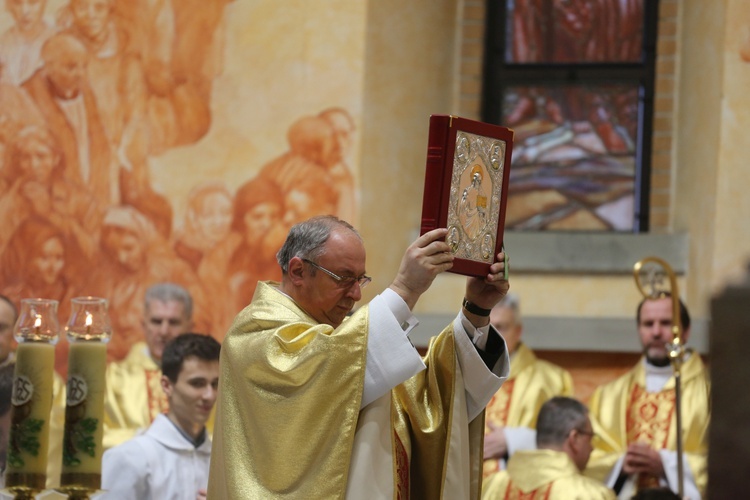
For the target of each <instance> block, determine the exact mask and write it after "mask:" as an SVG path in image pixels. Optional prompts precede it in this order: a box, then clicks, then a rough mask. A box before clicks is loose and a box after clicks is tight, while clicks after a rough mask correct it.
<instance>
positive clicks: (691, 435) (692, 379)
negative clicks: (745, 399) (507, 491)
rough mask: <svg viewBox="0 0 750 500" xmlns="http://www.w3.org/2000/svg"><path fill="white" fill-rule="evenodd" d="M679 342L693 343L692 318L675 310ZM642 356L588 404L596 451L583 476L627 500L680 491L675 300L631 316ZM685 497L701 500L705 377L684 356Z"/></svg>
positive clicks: (707, 415) (698, 364) (644, 304)
mask: <svg viewBox="0 0 750 500" xmlns="http://www.w3.org/2000/svg"><path fill="white" fill-rule="evenodd" d="M679 310H680V319H679V321H680V324H681V327H682V339H683V342H687V341H688V339H689V338H690V313H689V312H688V309H687V307H686V306H685V304H684V303H683V302H682V301H680V302H679ZM636 325H637V328H638V337H639V338H640V342H641V346H642V348H643V356H642V357H641V359H640V360H639V361H638V363H637V364H636V365H635V366H634V367H633V368H632V369H631V370H630V371H628V372H627V373H625V374H624V375H622V376H620V377H618V378H617V379H615V380H613V381H611V382H609V383H607V384H604V385H602V386H599V387H597V389H596V390H595V391H594V394H593V395H592V396H591V400H590V401H589V408H591V418H592V420H593V421H594V425H595V427H596V432H597V434H600V435H601V438H602V439H599V440H597V446H596V449H595V450H594V453H593V455H592V456H591V463H590V464H589V468H588V470H587V471H586V474H587V475H589V476H591V477H595V478H597V479H599V480H603V481H605V483H606V484H607V485H609V486H610V487H612V488H613V489H614V490H615V491H616V492H617V494H618V498H628V499H629V498H630V497H631V496H632V495H633V493H635V492H636V491H640V490H641V489H643V488H656V487H663V486H669V487H670V488H671V489H672V491H678V490H679V485H678V478H679V475H678V472H677V451H676V448H677V440H676V436H677V421H676V416H675V405H676V404H677V403H676V394H675V379H674V369H673V368H672V365H671V362H670V358H669V351H668V345H670V344H671V343H672V338H673V332H672V298H671V297H661V298H658V299H644V300H642V301H641V302H640V303H639V304H638V308H637V309H636ZM680 379H681V394H682V397H681V409H682V429H681V431H682V438H683V467H684V478H683V479H684V482H683V487H684V494H685V496H686V497H688V498H701V495H702V494H703V492H705V489H706V485H707V483H708V466H707V455H708V442H707V441H708V426H709V422H710V419H711V405H710V385H709V380H708V371H707V369H706V367H705V365H704V364H703V360H702V359H701V357H700V355H698V354H697V353H695V352H693V351H692V349H688V350H687V353H686V357H685V359H684V361H683V363H682V366H681V375H680Z"/></svg>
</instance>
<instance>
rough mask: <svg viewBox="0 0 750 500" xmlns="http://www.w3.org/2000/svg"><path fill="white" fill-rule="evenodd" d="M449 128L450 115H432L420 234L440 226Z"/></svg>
mask: <svg viewBox="0 0 750 500" xmlns="http://www.w3.org/2000/svg"><path fill="white" fill-rule="evenodd" d="M449 128H450V116H443V115H437V116H435V115H434V116H431V117H430V132H429V137H428V140H427V161H426V163H425V178H424V195H423V199H422V225H421V227H420V234H424V233H426V232H428V231H432V230H433V229H437V228H438V227H439V225H438V224H439V220H440V207H441V205H442V202H443V200H442V194H443V180H444V178H445V176H444V175H443V174H444V172H443V163H444V162H445V155H446V150H447V144H446V141H447V140H448V131H449Z"/></svg>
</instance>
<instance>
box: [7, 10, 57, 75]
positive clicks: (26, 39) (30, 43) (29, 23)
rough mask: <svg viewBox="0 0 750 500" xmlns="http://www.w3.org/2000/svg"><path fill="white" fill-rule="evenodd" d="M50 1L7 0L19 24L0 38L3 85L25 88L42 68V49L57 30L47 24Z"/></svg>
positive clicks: (16, 23)
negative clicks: (45, 15) (47, 10)
mask: <svg viewBox="0 0 750 500" xmlns="http://www.w3.org/2000/svg"><path fill="white" fill-rule="evenodd" d="M46 6H47V0H5V8H6V10H7V11H8V12H10V14H11V15H12V16H13V20H14V22H15V24H14V25H13V26H11V27H10V28H8V29H7V30H6V31H5V33H3V34H2V35H1V36H0V62H2V64H3V74H2V81H3V82H5V83H10V84H12V85H21V84H22V83H23V82H25V81H26V80H27V79H28V78H29V77H30V76H31V75H33V74H34V72H35V71H36V70H37V69H39V68H40V67H41V66H42V57H41V51H42V45H43V44H44V42H45V41H46V40H47V39H48V38H49V37H51V36H52V35H53V34H54V33H55V30H54V28H53V27H52V26H50V25H49V24H47V22H46V21H45V20H44V10H45V7H46Z"/></svg>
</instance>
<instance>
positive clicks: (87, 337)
mask: <svg viewBox="0 0 750 500" xmlns="http://www.w3.org/2000/svg"><path fill="white" fill-rule="evenodd" d="M71 302H72V307H71V314H70V320H69V321H68V324H67V326H66V327H65V331H66V334H67V337H68V341H69V342H70V350H69V352H68V383H67V400H66V406H65V434H64V437H63V467H62V476H61V477H60V485H61V487H60V490H61V491H63V492H65V493H66V494H68V496H69V497H70V498H87V497H88V496H89V495H90V494H92V493H94V492H96V491H97V490H99V489H100V487H101V474H102V433H103V419H104V390H105V371H106V368H107V342H108V341H109V339H110V338H111V336H112V326H111V323H110V319H109V313H108V310H107V309H108V304H107V300H106V299H103V298H100V297H76V298H74V299H72V301H71Z"/></svg>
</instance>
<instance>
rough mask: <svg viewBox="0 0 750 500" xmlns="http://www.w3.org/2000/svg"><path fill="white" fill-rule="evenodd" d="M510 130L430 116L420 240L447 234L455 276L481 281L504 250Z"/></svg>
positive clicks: (511, 142) (465, 120) (471, 121)
mask: <svg viewBox="0 0 750 500" xmlns="http://www.w3.org/2000/svg"><path fill="white" fill-rule="evenodd" d="M512 149H513V130H511V129H508V128H505V127H500V126H498V125H492V124H489V123H482V122H478V121H474V120H469V119H466V118H459V117H456V116H451V115H432V116H430V133H429V139H428V142H427V164H426V170H425V183H424V198H423V201H422V225H421V229H420V234H424V233H426V232H427V231H431V230H433V229H436V228H439V227H447V228H448V236H447V237H446V241H447V242H448V244H449V245H450V247H451V251H452V252H453V253H454V255H455V256H456V259H455V260H454V264H453V268H452V269H451V270H450V271H451V272H453V273H458V274H464V275H467V276H484V275H486V274H487V273H488V272H489V268H490V265H491V264H492V263H493V262H495V259H496V257H497V254H498V253H499V252H500V249H501V248H502V247H503V230H504V228H505V205H506V202H507V190H508V175H509V173H510V156H511V151H512Z"/></svg>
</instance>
